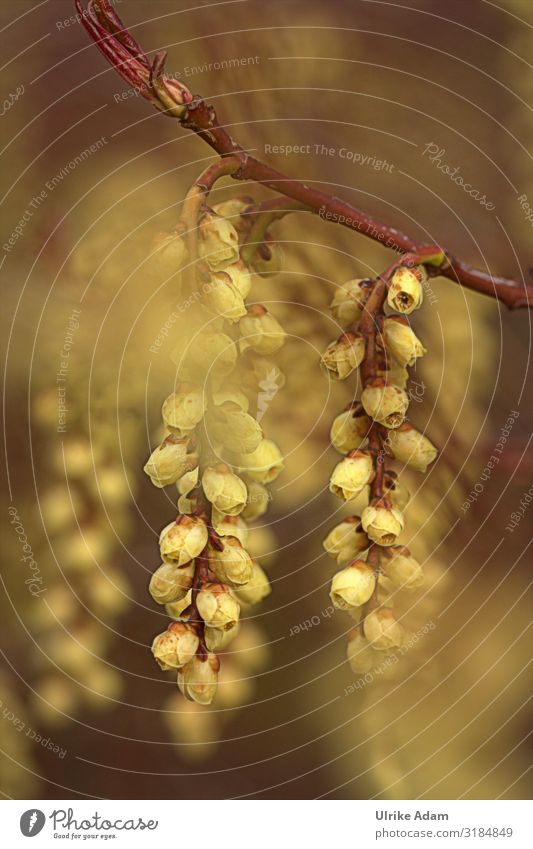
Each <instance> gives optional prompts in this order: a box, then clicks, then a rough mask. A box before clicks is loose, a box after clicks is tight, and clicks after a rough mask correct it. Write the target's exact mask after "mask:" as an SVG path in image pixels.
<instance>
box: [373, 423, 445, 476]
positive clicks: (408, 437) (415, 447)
mask: <svg viewBox="0 0 533 849" xmlns="http://www.w3.org/2000/svg"><path fill="white" fill-rule="evenodd" d="M385 449H386V451H387V453H388V454H390V455H391V456H392V457H394V459H395V460H399V461H400V462H401V463H405V464H406V465H407V466H410V468H412V469H416V471H417V472H425V471H426V469H427V467H428V466H429V464H430V463H432V462H433V460H434V459H435V457H436V456H437V454H438V451H437V449H436V448H435V446H434V445H433V444H432V443H431V442H430V441H429V439H428V438H427V437H426V436H424V434H423V433H420V432H419V431H418V430H416V429H415V428H414V427H413V426H412V425H410V424H407V423H405V424H403V425H402V426H401V427H400V428H398V429H397V430H391V431H390V432H389V433H388V434H387V440H386V442H385Z"/></svg>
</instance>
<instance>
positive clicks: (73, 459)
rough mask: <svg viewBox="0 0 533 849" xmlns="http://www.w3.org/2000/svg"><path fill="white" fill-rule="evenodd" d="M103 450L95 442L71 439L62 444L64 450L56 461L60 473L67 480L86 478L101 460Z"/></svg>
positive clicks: (79, 438)
mask: <svg viewBox="0 0 533 849" xmlns="http://www.w3.org/2000/svg"><path fill="white" fill-rule="evenodd" d="M100 453H101V449H99V448H98V445H97V444H96V443H95V442H93V443H92V444H91V443H90V442H89V440H87V439H83V438H81V437H74V438H69V439H67V440H66V441H65V442H63V443H62V450H61V451H60V452H58V453H57V455H56V457H55V461H54V465H55V466H56V468H57V470H58V472H59V473H60V475H61V476H62V477H63V476H64V475H65V474H66V476H67V478H69V479H70V478H85V476H86V475H89V474H91V473H92V471H93V466H96V465H97V464H98V462H99V460H100V457H99V454H100Z"/></svg>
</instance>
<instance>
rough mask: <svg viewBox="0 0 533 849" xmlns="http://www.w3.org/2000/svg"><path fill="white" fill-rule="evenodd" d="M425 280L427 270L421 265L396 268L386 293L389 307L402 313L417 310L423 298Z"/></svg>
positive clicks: (406, 313) (407, 313)
mask: <svg viewBox="0 0 533 849" xmlns="http://www.w3.org/2000/svg"><path fill="white" fill-rule="evenodd" d="M426 281H427V272H426V269H425V268H424V266H423V265H417V266H415V267H414V268H398V269H397V270H396V271H395V272H394V274H393V275H392V278H391V281H390V285H389V291H388V293H387V303H388V305H389V307H390V308H391V309H393V310H396V312H401V313H403V314H404V315H409V313H412V312H413V310H417V309H418V308H419V307H421V306H422V301H423V300H424V288H423V285H424V283H425V282H426Z"/></svg>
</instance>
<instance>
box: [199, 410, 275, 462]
mask: <svg viewBox="0 0 533 849" xmlns="http://www.w3.org/2000/svg"><path fill="white" fill-rule="evenodd" d="M209 434H210V436H211V437H212V438H213V440H214V441H215V442H219V443H221V444H222V445H223V446H224V447H225V448H227V449H228V451H233V452H234V453H242V454H250V453H251V452H252V451H255V449H256V448H257V446H258V445H259V443H260V442H261V440H262V438H263V431H262V430H261V425H260V424H259V422H258V421H257V420H256V419H254V417H253V416H251V415H250V414H249V413H245V412H244V411H243V410H241V408H240V407H238V406H237V405H236V404H233V403H232V402H231V401H226V402H225V403H224V404H222V405H221V406H220V407H214V408H213V409H212V410H211V411H210V416H209Z"/></svg>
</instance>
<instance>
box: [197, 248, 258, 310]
mask: <svg viewBox="0 0 533 849" xmlns="http://www.w3.org/2000/svg"><path fill="white" fill-rule="evenodd" d="M251 285H252V277H251V274H250V272H249V271H248V269H247V268H246V266H245V265H244V263H242V262H239V263H235V265H228V266H227V268H225V269H224V271H219V272H217V273H214V274H213V275H212V276H211V278H210V280H209V282H208V283H206V285H205V287H204V302H205V304H206V306H208V307H209V309H211V310H212V311H213V312H215V313H217V315H221V316H222V317H223V318H225V319H226V321H232V322H235V321H238V320H239V319H240V318H242V316H243V315H246V306H245V304H244V300H245V298H247V297H248V295H249V294H250V288H251Z"/></svg>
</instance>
